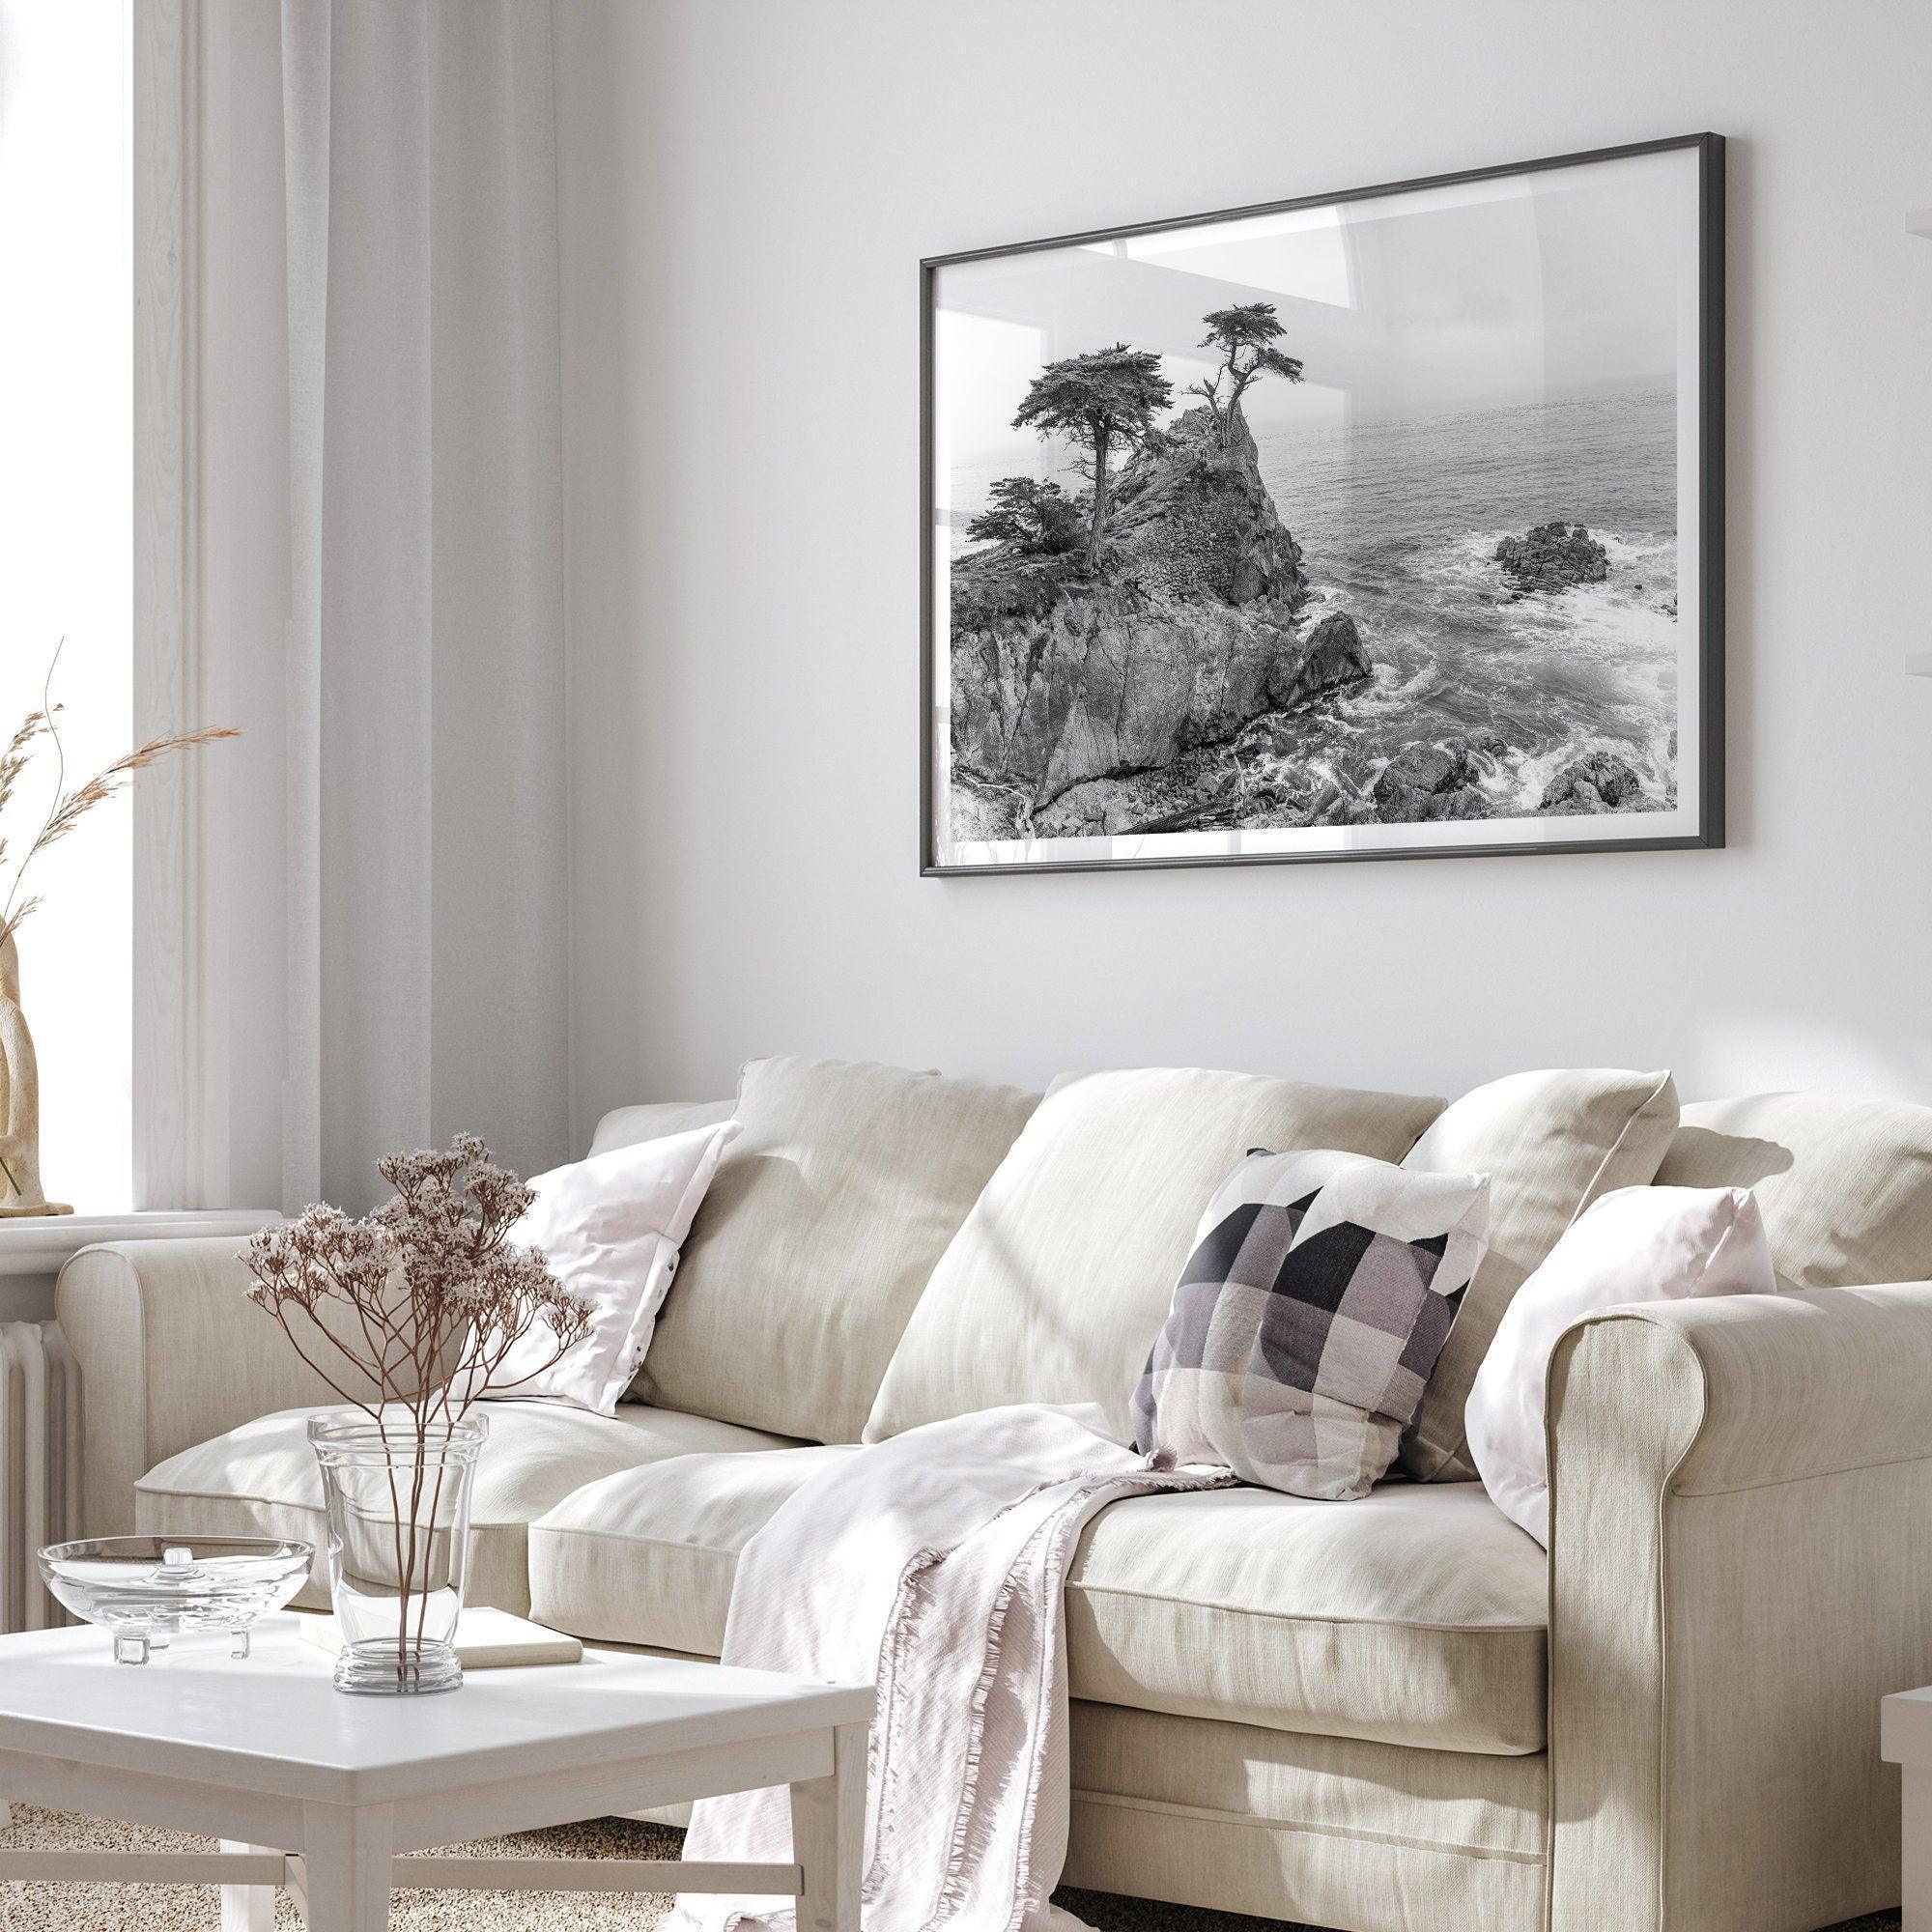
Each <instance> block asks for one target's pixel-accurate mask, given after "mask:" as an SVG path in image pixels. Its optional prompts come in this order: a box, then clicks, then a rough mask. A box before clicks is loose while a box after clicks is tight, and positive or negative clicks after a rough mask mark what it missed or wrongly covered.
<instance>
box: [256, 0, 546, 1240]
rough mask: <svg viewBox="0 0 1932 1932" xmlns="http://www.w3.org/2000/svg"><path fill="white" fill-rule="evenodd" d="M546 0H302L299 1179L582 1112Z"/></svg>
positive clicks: (291, 769) (295, 127)
mask: <svg viewBox="0 0 1932 1932" xmlns="http://www.w3.org/2000/svg"><path fill="white" fill-rule="evenodd" d="M550 32H551V28H550V8H549V6H548V4H547V0H283V7H282V77H283V102H282V105H283V117H284V118H283V128H284V139H285V151H286V171H287V174H286V187H287V253H288V358H289V384H288V398H289V400H288V408H289V448H290V457H291V471H292V477H291V498H292V578H293V583H292V607H291V609H292V616H291V622H290V626H289V634H288V639H287V655H288V684H287V693H286V705H285V728H286V735H287V777H288V785H289V795H288V801H287V808H288V843H289V847H290V875H289V879H288V883H287V899H286V925H287V934H286V941H287V953H288V972H287V980H288V985H287V1003H288V1008H287V1009H288V1038H289V1064H288V1068H287V1078H286V1081H285V1084H284V1090H283V1093H284V1100H283V1109H282V1114H283V1135H284V1142H283V1146H284V1161H283V1166H284V1176H283V1186H284V1194H285V1196H286V1198H287V1200H289V1201H290V1202H301V1201H307V1200H315V1199H327V1200H331V1201H336V1202H338V1203H341V1204H344V1205H352V1206H353V1205H359V1204H361V1203H363V1202H366V1201H367V1200H368V1199H369V1198H371V1196H372V1195H373V1194H374V1192H375V1191H376V1189H377V1187H378V1182H377V1181H376V1179H375V1177H374V1175H373V1173H372V1170H371V1163H372V1162H373V1160H374V1159H375V1158H376V1156H377V1155H378V1154H379V1153H382V1152H384V1151H387V1150H389V1149H391V1148H398V1147H406V1146H412V1145H421V1144H424V1143H426V1142H428V1141H436V1140H441V1139H444V1138H446V1137H447V1136H448V1135H449V1134H450V1133H451V1132H452V1131H454V1130H456V1129H457V1128H460V1127H473V1128H474V1129H476V1130H477V1131H478V1132H480V1133H482V1134H483V1135H484V1136H485V1137H486V1138H487V1139H489V1140H490V1142H491V1144H492V1146H493V1147H495V1148H496V1150H497V1152H498V1153H499V1154H501V1155H502V1156H503V1157H504V1158H506V1159H508V1160H510V1161H511V1162H513V1163H515V1164H517V1165H519V1166H521V1167H524V1168H525V1169H526V1170H528V1169H529V1168H532V1167H537V1166H542V1165H547V1164H550V1163H552V1162H554V1161H556V1160H558V1159H561V1158H563V1157H564V1155H565V1151H566V1140H567V1132H568V1126H567V1122H568V1071H567V1069H568V1040H567V1036H566V1024H567V1022H566V988H567V971H566V968H567V949H568V917H567V915H568V906H567V902H566V881H567V867H566V853H565V845H564V840H565V830H564V828H565V794H564V787H565V772H564V756H565V751H564V690H563V681H564V668H563V635H562V632H563V625H562V601H563V600H562V582H561V569H560V539H559V529H558V524H559V499H560V483H559V467H560V452H559V427H558V366H557V292H556V196H555V161H554V149H555V127H554V109H553V101H552V73H551V41H550Z"/></svg>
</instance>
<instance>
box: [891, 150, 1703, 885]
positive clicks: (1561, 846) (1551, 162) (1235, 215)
mask: <svg viewBox="0 0 1932 1932" xmlns="http://www.w3.org/2000/svg"><path fill="white" fill-rule="evenodd" d="M1673 151H1691V152H1694V154H1695V156H1696V161H1697V181H1696V206H1697V237H1696V263H1697V292H1696V300H1695V312H1696V316H1697V343H1696V350H1695V367H1696V370H1697V379H1698V394H1697V412H1696V420H1697V424H1698V439H1697V440H1698V447H1697V462H1696V471H1695V474H1696V490H1697V502H1696V505H1695V508H1694V512H1693V516H1694V526H1695V528H1696V530H1697V533H1698V545H1699V569H1698V573H1697V591H1696V600H1695V612H1696V621H1697V626H1698V668H1697V690H1698V694H1699V703H1698V729H1697V744H1698V751H1699V755H1698V767H1697V784H1696V790H1695V800H1696V805H1695V822H1694V829H1693V830H1692V831H1690V832H1689V833H1685V834H1680V835H1663V836H1649V837H1646V836H1644V835H1643V834H1642V833H1641V832H1640V831H1637V830H1636V829H1635V827H1636V826H1637V825H1638V824H1640V822H1641V821H1640V819H1637V818H1633V819H1632V820H1631V821H1630V823H1631V824H1632V826H1633V831H1632V833H1631V836H1629V837H1604V838H1582V837H1577V838H1564V837H1562V836H1560V835H1559V836H1552V837H1548V838H1537V839H1535V840H1534V841H1525V842H1521V843H1506V842H1501V841H1499V840H1496V839H1494V838H1484V837H1483V836H1482V821H1480V820H1478V821H1474V822H1473V823H1472V825H1471V837H1470V838H1469V839H1468V841H1467V842H1466V843H1462V842H1459V843H1455V844H1444V845H1426V846H1413V845H1410V846H1394V847H1385V848H1377V847H1366V848H1363V849H1351V850H1339V851H1293V852H1287V851H1269V852H1256V851H1230V852H1213V853H1200V852H1195V853H1175V854H1172V855H1170V854H1167V853H1165V852H1161V853H1150V854H1137V855H1135V856H1130V857H1122V856H1096V857H1094V858H1082V857H1051V858H1033V859H1027V860H1025V861H1022V862H1018V863H1013V862H1004V861H1002V862H994V863H967V864H962V863H957V862H953V863H942V861H941V857H940V854H939V851H938V841H937V838H936V837H935V825H936V804H937V801H936V800H935V798H934V782H935V776H936V765H937V761H936V759H935V756H934V753H935V733H936V731H937V729H938V725H939V718H940V714H939V712H938V710H937V708H936V705H935V682H934V672H935V666H936V664H937V661H938V660H937V655H936V651H937V643H938V639H937V635H936V633H937V624H936V615H937V613H936V610H935V582H936V571H935V551H936V547H937V545H938V543H939V542H940V541H941V537H940V533H939V530H938V526H937V524H936V521H935V505H936V493H935V488H934V483H935V457H936V452H935V327H934V323H935V315H936V313H937V303H936V295H937V284H938V279H939V276H940V275H941V273H942V272H943V271H944V270H947V269H949V268H952V267H954V266H956V265H960V264H966V263H975V262H982V261H990V260H994V259H997V258H1001V257H1006V256H1019V255H1029V254H1035V253H1037V252H1040V251H1043V250H1048V249H1062V248H1072V247H1081V246H1087V245H1090V244H1094V243H1100V242H1112V241H1128V240H1131V239H1133V238H1136V237H1142V236H1150V235H1157V234H1160V233H1162V232H1163V231H1167V230H1172V229H1189V228H1198V227H1202V226H1206V225H1208V224H1211V223H1217V222H1222V221H1237V220H1247V219H1252V218H1255V217H1260V216H1265V215H1272V214H1281V213H1290V212H1292V211H1295V210H1300V209H1312V208H1322V207H1328V206H1331V205H1335V204H1346V203H1352V202H1361V201H1367V200H1373V199H1378V198H1381V197H1385V196H1390V195H1400V194H1407V193H1412V192H1415V191H1418V190H1423V189H1429V188H1441V187H1452V186H1455V185H1461V184H1469V183H1477V182H1483V181H1489V180H1496V179H1501V178H1506V177H1511V176H1518V175H1529V174H1540V173H1545V172H1549V171H1554V170H1559V169H1566V168H1576V167H1581V166H1585V165H1589V164H1594V163H1601V162H1605V161H1618V160H1623V159H1628V158H1634V157H1636V156H1649V155H1659V154H1665V153H1670V152H1673ZM1724 263H1725V252H1724V139H1723V137H1722V136H1721V135H1719V134H1716V133H1710V132H1705V133H1698V134H1687V135H1681V136H1676V137H1671V138H1666V139H1661V140H1651V141H1638V142H1632V143H1628V144H1625V145H1621V146H1614V147H1605V148H1594V149H1589V150H1583V151H1579V152H1577V153H1574V154H1566V155H1556V156H1546V157H1544V158H1542V159H1539V160H1531V161H1520V162H1509V163H1501V164H1497V165H1494V166H1491V167H1481V168H1465V169H1460V170H1456V171H1453V172H1450V173H1445V174H1439V175H1432V176H1424V177H1418V178H1415V179H1411V180H1406V181H1397V182H1385V183H1380V184H1378V185H1374V186H1369V187H1357V188H1350V189H1346V190H1342V191H1339V192H1336V191H1327V192H1322V193H1318V194H1305V195H1296V196H1291V197H1289V198H1287V199H1283V200H1278V201H1268V202H1260V203H1254V204H1250V205H1246V206H1243V207H1239V208H1234V209H1223V210H1217V211H1214V212H1212V213H1206V214H1192V215H1179V216H1171V217H1167V218H1163V219H1160V220H1153V221H1141V222H1134V223H1127V224H1123V225H1121V226H1117V227H1110V228H1099V229H1092V230H1088V231H1085V232H1081V233H1076V234H1070V235H1060V236H1053V237H1048V238H1043V239H1040V240H1037V241H1025V242H1019V243H1013V244H1006V245H1002V246H997V247H987V248H975V249H965V250H960V251H957V252H953V253H950V254H942V255H931V256H927V257H925V258H923V260H922V261H921V263H920V462H921V469H920V598H921V617H920V677H919V692H920V757H919V769H920V800H919V812H920V832H919V840H920V844H919V851H920V872H921V875H922V876H923V877H928V878H958V877H974V876H1011V875H1013V874H1016V873H1030V872H1044V873H1051V872H1065V871H1133V870H1145V869H1148V868H1151V867H1161V868H1166V867H1183V866H1185V867H1194V866H1252V865H1311V864H1334V863H1338V862H1350V861H1360V860H1391V859H1449V858H1493V857H1517V856H1525V855H1529V854H1537V855H1549V856H1574V855H1577V854H1584V853H1597V852H1636V851H1685V850H1712V849H1718V848H1721V847H1722V846H1723V844H1724V798H1725V788H1724V724H1725V720H1724V655H1725V639H1724V524H1725V515H1724V434H1725V430H1724V423H1725V409H1724V382H1725V371H1724V336H1725V321H1724ZM1684 522H1685V519H1684V518H1683V516H1682V513H1681V512H1680V528H1681V527H1683V526H1684ZM1552 822H1555V821H1552ZM1061 842H1067V841H1061Z"/></svg>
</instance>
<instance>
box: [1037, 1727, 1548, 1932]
mask: <svg viewBox="0 0 1932 1932" xmlns="http://www.w3.org/2000/svg"><path fill="white" fill-rule="evenodd" d="M1546 1769H1547V1760H1546V1759H1545V1758H1544V1756H1543V1755H1542V1754H1541V1753H1537V1754H1535V1755H1532V1756H1520V1757H1504V1756H1492V1755H1484V1754H1479V1753H1474V1752H1463V1751H1435V1750H1417V1749H1414V1748H1412V1747H1406V1746H1401V1745H1379V1744H1366V1743H1362V1742H1360V1741H1358V1740H1355V1739H1350V1738H1320V1737H1311V1736H1304V1735H1301V1734H1299V1733H1296V1732H1293V1731H1274V1730H1264V1729H1262V1728H1260V1727H1258V1726H1254V1725H1248V1724H1232V1723H1218V1722H1211V1721H1208V1720H1206V1719H1194V1718H1172V1717H1163V1716H1158V1715H1156V1714H1153V1713H1151V1712H1145V1711H1127V1710H1121V1709H1117V1708H1115V1707H1113V1706H1111V1705H1103V1704H1075V1705H1074V1706H1073V1778H1072V1783H1073V1793H1072V1796H1073V1811H1072V1831H1071V1837H1070V1841H1069V1844H1068V1847H1067V1860H1066V1873H1065V1883H1066V1884H1068V1885H1071V1886H1077V1887H1079V1888H1081V1889H1086V1890H1090V1891H1115V1892H1124V1893H1126V1894H1128V1895H1130V1896H1134V1897H1140V1898H1153V1899H1164V1900H1167V1901H1169V1902H1171V1903H1173V1904H1177V1905H1194V1906H1206V1907H1209V1908H1213V1909H1217V1910H1220V1911H1224V1912H1242V1913H1250V1914H1254V1915H1256V1916H1258V1917H1261V1918H1281V1919H1287V1920H1289V1921H1290V1922H1291V1923H1295V1924H1302V1925H1313V1926H1322V1927H1332V1928H1334V1932H1478V1928H1480V1932H1537V1928H1540V1927H1541V1926H1542V1924H1543V1920H1544V1858H1545V1847H1546V1844H1547V1833H1546V1824H1545V1816H1546V1806H1547V1792H1548V1780H1547V1776H1546Z"/></svg>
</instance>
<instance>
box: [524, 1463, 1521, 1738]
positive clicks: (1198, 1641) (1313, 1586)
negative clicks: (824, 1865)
mask: <svg viewBox="0 0 1932 1932" xmlns="http://www.w3.org/2000/svg"><path fill="white" fill-rule="evenodd" d="M851 1453H852V1452H851V1451H850V1450H849V1449H832V1450H826V1449H809V1450H796V1449H795V1450H788V1451H784V1452H781V1453H779V1454H776V1455H770V1456H745V1457H718V1456H703V1455H696V1456H685V1457H680V1458H678V1459H676V1460H675V1461H672V1462H667V1463H657V1464H655V1465H653V1466H651V1467H649V1468H640V1469H635V1470H631V1471H629V1472H626V1473H622V1474H618V1475H614V1476H608V1477H606V1478H605V1479H604V1480H603V1481H601V1482H598V1483H593V1484H591V1485H590V1486H589V1487H588V1488H586V1489H582V1490H579V1491H578V1492H575V1493H574V1494H572V1495H569V1496H566V1497H565V1498H564V1499H563V1500H562V1501H561V1502H560V1503H558V1505H557V1506H556V1507H555V1508H554V1509H553V1510H552V1511H551V1512H550V1513H549V1515H547V1516H545V1517H544V1518H542V1519H541V1520H539V1521H537V1522H535V1523H532V1524H531V1526H530V1599H531V1605H532V1614H533V1615H534V1616H536V1617H537V1618H538V1619H539V1621H541V1622H544V1623H548V1624H554V1625H556V1626H557V1627H559V1628H561V1629H564V1630H569V1631H572V1632H574V1633H575V1634H577V1635H579V1636H582V1637H585V1638H589V1639H592V1640H601V1641H605V1642H614V1643H637V1644H647V1645H650V1646H652V1647H654V1648H658V1649H665V1650H677V1651H685V1652H689V1653H691V1654H692V1655H695V1656H700V1657H716V1656H717V1655H718V1654H719V1650H720V1648H721V1646H722V1644H723V1642H724V1637H725V1611H726V1609H727V1607H728V1606H729V1604H730V1600H731V1577H732V1573H733V1571H734V1569H735V1568H736V1565H737V1560H738V1552H739V1551H740V1550H741V1549H742V1548H744V1547H745V1545H746V1543H747V1542H748V1541H749V1540H750V1539H751V1537H752V1536H753V1533H754V1532H755V1531H756V1530H757V1529H758V1528H759V1527H760V1526H761V1525H762V1524H763V1523H764V1522H765V1520H767V1519H768V1518H769V1517H770V1516H771V1514H772V1512H773V1511H775V1510H776V1509H777V1508H778V1507H779V1505H780V1504H781V1502H783V1501H784V1500H785V1498H786V1497H787V1496H789V1495H790V1494H791V1493H792V1492H794V1491H795V1490H796V1489H797V1488H798V1487H799V1485H800V1484H801V1483H803V1482H804V1481H805V1480H806V1479H807V1478H808V1477H809V1476H810V1475H811V1474H812V1473H813V1471H814V1470H816V1469H819V1468H822V1467H823V1466H824V1463H825V1461H826V1459H827V1458H828V1457H829V1456H838V1455H849V1454H851ZM1547 1593H1548V1577H1547V1566H1546V1563H1545V1559H1544V1554H1543V1551H1542V1550H1541V1549H1540V1548H1537V1546H1536V1544H1535V1542H1534V1541H1533V1540H1532V1539H1531V1538H1529V1537H1527V1536H1525V1535H1523V1533H1522V1532H1521V1531H1520V1529H1518V1528H1517V1527H1516V1526H1515V1524H1513V1523H1511V1522H1510V1521H1509V1520H1507V1519H1506V1518H1504V1517H1503V1515H1502V1514H1501V1512H1500V1511H1498V1510H1497V1509H1496V1507H1495V1506H1494V1505H1493V1504H1492V1502H1491V1501H1490V1499H1489V1498H1488V1496H1487V1495H1485V1494H1484V1492H1483V1489H1482V1486H1481V1485H1480V1484H1478V1483H1460V1484H1448V1483H1443V1484H1412V1483H1392V1484H1385V1485H1384V1486H1383V1487H1382V1488H1381V1489H1378V1490H1377V1491H1376V1492H1374V1493H1373V1494H1371V1495H1369V1496H1366V1497H1364V1498H1363V1499H1362V1500H1361V1501H1359V1502H1351V1503H1328V1502H1314V1501H1311V1500H1309V1499H1307V1498H1306V1497H1301V1496H1288V1495H1282V1494H1279V1493H1277V1492H1274V1491H1271V1490H1256V1489H1231V1490H1212V1491H1204V1492H1183V1493H1179V1494H1172V1495H1151V1496H1134V1497H1130V1498H1129V1499H1127V1500H1126V1501H1124V1502H1118V1503H1115V1504H1113V1505H1111V1506H1110V1507H1109V1508H1107V1509H1105V1510H1103V1511H1101V1513H1100V1514H1099V1515H1098V1516H1097V1517H1096V1518H1095V1519H1094V1521H1093V1522H1092V1523H1090V1524H1089V1525H1088V1528H1087V1530H1086V1533H1085V1534H1084V1536H1083V1537H1082V1539H1081V1542H1080V1546H1079V1548H1078V1550H1077V1551H1076V1552H1075V1556H1074V1560H1073V1566H1072V1569H1071V1571H1070V1573H1069V1576H1068V1580H1067V1586H1066V1636H1067V1646H1068V1664H1069V1669H1070V1690H1071V1694H1072V1695H1073V1696H1075V1697H1084V1698H1090V1699H1092V1700H1094V1701H1095V1702H1098V1703H1103V1704H1115V1705H1120V1706H1122V1707H1124V1708H1127V1709H1131V1710H1144V1711H1165V1712H1169V1713H1172V1714H1174V1715H1177V1716H1182V1717H1197V1718H1214V1719H1230V1720H1234V1721H1237V1722H1242V1723H1249V1724H1259V1725H1262V1726H1264V1727H1265V1728H1268V1729H1272V1730H1285V1731H1307V1732H1313V1733H1316V1734H1318V1735H1321V1736H1325V1737H1349V1738H1366V1739H1370V1740H1374V1741H1380V1742H1383V1743H1389V1744H1405V1745H1415V1746H1421V1747H1427V1748H1432V1749H1437V1750H1463V1751H1501V1752H1520V1751H1535V1750H1540V1749H1541V1748H1542V1747H1543V1736H1544V1667H1545V1665H1544V1659H1545V1642H1544V1632H1545V1622H1546V1605H1547Z"/></svg>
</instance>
